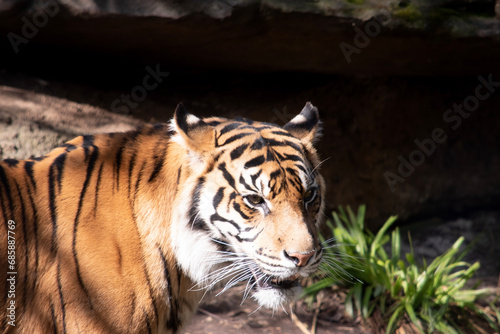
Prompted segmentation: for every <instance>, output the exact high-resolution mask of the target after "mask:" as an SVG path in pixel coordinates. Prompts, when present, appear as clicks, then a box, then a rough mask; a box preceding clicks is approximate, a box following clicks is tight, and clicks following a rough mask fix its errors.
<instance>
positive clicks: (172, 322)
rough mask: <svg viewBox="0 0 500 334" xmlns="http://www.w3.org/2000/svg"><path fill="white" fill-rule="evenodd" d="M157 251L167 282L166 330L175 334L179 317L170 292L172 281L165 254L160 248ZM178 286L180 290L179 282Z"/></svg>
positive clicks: (174, 299)
mask: <svg viewBox="0 0 500 334" xmlns="http://www.w3.org/2000/svg"><path fill="white" fill-rule="evenodd" d="M158 251H159V252H160V257H161V261H162V264H163V276H164V278H165V281H166V282H167V291H168V297H167V298H168V306H169V310H170V314H169V317H168V319H167V329H172V330H173V331H174V333H175V332H176V331H177V330H178V326H179V317H178V314H177V307H176V306H177V304H176V303H175V301H176V300H177V298H174V295H173V292H172V281H171V276H170V271H169V270H168V263H167V260H166V258H165V254H163V252H162V250H161V249H160V247H158ZM178 275H179V273H178ZM178 279H179V276H178ZM178 286H179V288H180V282H179V284H178ZM172 302H174V303H172Z"/></svg>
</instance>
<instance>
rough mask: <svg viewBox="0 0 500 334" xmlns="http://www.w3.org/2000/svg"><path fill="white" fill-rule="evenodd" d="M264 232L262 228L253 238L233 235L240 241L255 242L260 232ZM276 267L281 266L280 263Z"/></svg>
mask: <svg viewBox="0 0 500 334" xmlns="http://www.w3.org/2000/svg"><path fill="white" fill-rule="evenodd" d="M261 233H262V230H260V231H259V232H258V233H257V234H256V235H255V236H254V237H253V238H241V237H240V236H239V235H233V237H235V238H236V240H238V241H239V242H254V241H255V239H257V237H258V236H259V234H261ZM276 267H279V265H276Z"/></svg>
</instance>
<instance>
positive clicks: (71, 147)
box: [61, 143, 76, 152]
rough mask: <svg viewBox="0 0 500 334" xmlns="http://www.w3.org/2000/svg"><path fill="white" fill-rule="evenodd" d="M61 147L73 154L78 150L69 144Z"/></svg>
mask: <svg viewBox="0 0 500 334" xmlns="http://www.w3.org/2000/svg"><path fill="white" fill-rule="evenodd" d="M61 147H66V152H71V151H74V150H76V146H75V145H72V144H68V143H65V144H63V145H61Z"/></svg>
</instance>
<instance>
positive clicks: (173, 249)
mask: <svg viewBox="0 0 500 334" xmlns="http://www.w3.org/2000/svg"><path fill="white" fill-rule="evenodd" d="M320 132H321V126H320V120H319V113H318V109H317V108H316V107H314V106H313V105H312V104H311V103H310V102H308V103H307V104H306V105H305V107H304V108H303V109H302V110H301V112H300V113H299V114H297V115H296V116H295V117H294V118H293V119H291V120H290V121H289V122H288V123H286V124H285V125H284V126H278V125H275V124H272V123H266V122H257V121H252V120H249V119H246V118H236V119H226V118H222V117H205V118H203V117H202V118H200V117H198V116H195V115H194V114H191V113H188V111H187V110H186V108H185V107H184V105H183V104H179V105H178V106H177V108H176V109H175V112H174V115H173V118H172V119H171V121H170V123H160V124H154V125H153V124H147V125H142V126H140V127H139V128H138V129H136V130H133V131H129V132H121V133H108V134H96V135H83V136H79V137H76V138H75V139H73V140H70V141H68V142H66V143H65V144H63V145H62V146H60V147H58V148H55V149H54V150H52V151H51V152H50V153H49V154H47V155H45V156H43V157H39V158H31V159H27V160H14V159H6V160H4V161H2V162H1V163H0V217H1V218H2V219H3V221H4V222H3V224H0V240H1V242H0V254H1V256H0V268H1V270H0V281H1V282H2V283H0V296H1V297H0V298H1V299H0V300H1V311H0V314H1V318H0V324H1V327H0V328H1V332H2V333H13V332H16V333H29V334H34V333H35V334H36V333H180V332H182V330H183V328H185V327H186V324H187V323H188V321H189V319H190V318H191V317H192V316H193V315H194V313H195V311H196V310H197V307H198V305H199V303H200V301H201V299H202V298H203V297H204V295H205V294H206V293H207V291H211V290H214V289H216V288H217V289H218V288H223V289H224V290H226V289H228V288H231V287H233V286H235V285H237V284H239V286H240V287H241V286H244V287H245V289H244V292H243V290H242V294H243V295H244V298H247V297H248V296H251V298H253V299H255V300H256V301H257V302H258V305H259V307H260V306H262V307H265V308H269V309H274V310H277V309H280V308H283V307H284V305H288V304H289V303H291V302H292V301H293V300H295V298H297V296H298V295H299V294H300V293H301V282H303V280H304V278H306V277H310V276H311V275H312V274H313V273H315V272H316V271H317V270H318V268H319V266H320V263H321V262H322V258H323V256H322V255H323V248H324V246H322V243H321V242H320V237H319V232H318V231H319V226H320V224H321V220H322V219H321V217H322V215H323V214H322V211H323V209H324V205H325V204H324V196H325V181H324V179H323V177H322V176H321V174H320V173H319V169H318V168H317V167H318V165H319V158H318V153H317V151H316V148H315V144H316V141H317V139H318V137H319V136H320ZM7 254H9V256H7ZM13 308H14V311H13Z"/></svg>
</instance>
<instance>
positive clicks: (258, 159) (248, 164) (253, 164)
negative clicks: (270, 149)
mask: <svg viewBox="0 0 500 334" xmlns="http://www.w3.org/2000/svg"><path fill="white" fill-rule="evenodd" d="M264 162H266V158H265V157H264V156H263V155H259V156H258V157H255V158H253V159H252V160H250V161H247V162H246V163H245V168H252V167H258V166H260V165H262V164H263V163H264Z"/></svg>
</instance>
